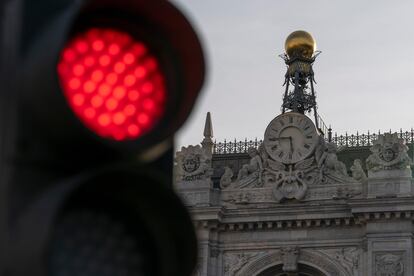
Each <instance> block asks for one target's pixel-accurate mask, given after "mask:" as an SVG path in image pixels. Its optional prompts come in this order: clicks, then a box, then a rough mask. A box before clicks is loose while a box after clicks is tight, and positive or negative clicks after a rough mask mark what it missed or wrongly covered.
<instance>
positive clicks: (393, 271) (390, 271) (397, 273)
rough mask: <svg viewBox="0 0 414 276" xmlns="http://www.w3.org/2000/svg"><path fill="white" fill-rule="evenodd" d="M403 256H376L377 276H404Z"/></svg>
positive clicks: (387, 254) (389, 254)
mask: <svg viewBox="0 0 414 276" xmlns="http://www.w3.org/2000/svg"><path fill="white" fill-rule="evenodd" d="M402 257H403V256H402V255H401V254H400V255H397V254H391V253H385V254H378V255H376V256H375V275H376V276H403V275H404V263H403V258H402Z"/></svg>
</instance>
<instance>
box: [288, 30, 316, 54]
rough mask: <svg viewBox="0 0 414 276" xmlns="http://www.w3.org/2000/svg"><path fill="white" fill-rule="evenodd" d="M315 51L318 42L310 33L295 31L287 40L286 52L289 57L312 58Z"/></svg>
mask: <svg viewBox="0 0 414 276" xmlns="http://www.w3.org/2000/svg"><path fill="white" fill-rule="evenodd" d="M315 50H316V42H315V40H314V39H313V37H312V35H311V34H310V33H308V32H305V31H301V30H299V31H295V32H293V33H291V34H290V35H289V36H288V37H287V38H286V42H285V51H286V54H287V55H288V56H289V57H293V56H301V57H305V58H311V57H312V55H313V53H314V52H315Z"/></svg>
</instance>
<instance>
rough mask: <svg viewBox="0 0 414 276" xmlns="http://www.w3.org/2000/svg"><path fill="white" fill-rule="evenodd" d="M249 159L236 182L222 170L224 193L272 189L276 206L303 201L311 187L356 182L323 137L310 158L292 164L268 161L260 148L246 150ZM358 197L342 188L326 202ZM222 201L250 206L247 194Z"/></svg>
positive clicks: (227, 170) (333, 148)
mask: <svg viewBox="0 0 414 276" xmlns="http://www.w3.org/2000/svg"><path fill="white" fill-rule="evenodd" d="M249 155H250V157H251V160H250V162H249V163H248V164H245V165H243V167H242V168H241V169H240V171H239V173H238V177H237V179H236V181H234V182H232V181H231V179H232V176H233V172H232V171H231V169H230V168H225V171H224V174H223V175H222V177H221V179H220V186H221V188H222V189H223V190H225V189H231V190H241V189H254V188H271V189H272V194H273V198H274V200H275V202H277V203H279V202H281V201H282V200H283V199H296V200H303V199H304V198H305V197H306V194H307V191H308V189H309V187H310V186H314V185H320V184H323V185H326V184H329V185H332V184H339V183H341V184H343V183H355V181H356V180H355V179H353V178H351V177H349V176H348V175H347V172H346V167H345V165H344V163H342V162H340V161H339V160H338V157H337V155H336V146H335V145H334V144H332V143H327V142H325V140H324V139H323V138H322V137H320V138H319V139H318V142H317V145H316V146H315V151H314V152H313V153H312V154H311V156H310V157H309V158H307V159H304V160H300V161H298V162H296V163H293V164H285V163H282V162H281V161H277V160H275V159H273V158H271V157H270V156H269V155H268V154H267V153H266V150H264V148H263V147H262V146H261V147H259V150H255V149H254V148H249ZM358 164H359V163H358V161H356V163H355V164H354V170H355V174H357V173H359V174H361V170H360V171H358V169H359V168H358V167H357V166H358ZM362 173H363V170H362ZM361 177H363V175H361V176H360V178H359V179H360V180H361ZM357 194H360V192H359V191H356V190H355V191H354V190H347V188H344V189H343V190H342V189H338V190H335V191H334V192H333V193H331V195H329V196H328V198H332V197H333V198H338V199H339V198H351V197H353V196H355V195H357ZM307 199H309V197H307ZM224 201H227V202H231V203H239V204H246V203H250V202H252V201H251V200H250V196H249V195H248V194H247V193H245V194H243V195H241V194H238V195H234V196H230V197H227V198H225V199H224Z"/></svg>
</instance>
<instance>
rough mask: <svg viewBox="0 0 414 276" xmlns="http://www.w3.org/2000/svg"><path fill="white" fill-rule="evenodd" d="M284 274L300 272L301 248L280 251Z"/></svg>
mask: <svg viewBox="0 0 414 276" xmlns="http://www.w3.org/2000/svg"><path fill="white" fill-rule="evenodd" d="M280 253H281V255H282V260H283V268H282V269H283V271H284V272H296V271H298V258H299V247H296V246H295V247H290V246H289V247H284V248H281V249H280Z"/></svg>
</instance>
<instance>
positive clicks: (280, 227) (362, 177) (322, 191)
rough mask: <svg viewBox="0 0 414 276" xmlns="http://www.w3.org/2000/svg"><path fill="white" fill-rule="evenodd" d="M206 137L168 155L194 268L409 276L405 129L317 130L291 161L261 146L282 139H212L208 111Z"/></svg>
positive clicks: (408, 138)
mask: <svg viewBox="0 0 414 276" xmlns="http://www.w3.org/2000/svg"><path fill="white" fill-rule="evenodd" d="M286 114H288V113H286ZM302 116H304V115H302ZM272 122H273V121H272ZM271 124H272V123H271ZM271 124H269V125H271ZM204 136H205V138H204V140H203V142H202V143H201V145H196V146H188V147H183V148H182V149H181V150H180V151H178V152H177V155H176V160H175V161H176V164H175V177H176V181H175V189H176V191H177V192H178V193H179V195H180V196H181V198H182V199H183V201H184V202H185V204H186V205H187V206H188V209H189V210H190V212H191V214H192V217H193V219H194V226H195V227H196V230H197V233H198V237H199V264H198V267H197V270H196V271H195V274H194V275H197V276H207V275H208V276H213V275H214V276H221V275H228V276H232V275H245V276H251V275H258V276H259V275H260V276H266V275H269V276H271V275H272V276H276V275H278V276H282V275H289V276H292V275H297V276H298V275H301V276H302V275H306V276H322V275H323V276H328V275H329V276H357V275H359V276H366V275H368V276H371V275H375V276H412V275H414V271H413V257H414V256H413V217H414V198H413V195H414V191H413V179H412V171H411V158H410V157H409V156H411V155H412V148H411V147H412V145H413V144H412V142H413V132H412V131H411V132H407V133H403V132H400V133H385V134H374V135H371V136H369V135H368V139H366V138H367V137H365V138H364V136H363V135H359V136H358V137H357V138H358V139H360V140H358V143H354V144H351V143H350V142H349V141H351V140H352V139H354V140H355V139H356V136H355V137H354V136H353V138H352V139H351V138H349V139H348V138H347V139H346V143H344V142H343V140H341V138H340V137H339V138H338V137H331V136H330V137H329V139H328V138H326V139H325V138H324V137H323V136H321V135H318V138H317V139H316V140H313V142H314V145H312V147H311V148H310V152H309V153H308V154H307V156H306V158H302V159H301V158H298V161H295V162H293V161H292V162H290V164H289V162H281V161H278V156H276V155H272V152H271V147H269V144H266V141H267V140H268V141H275V140H277V139H279V140H280V139H282V138H286V137H281V138H274V137H273V138H272V137H271V134H269V133H267V132H266V133H265V135H264V142H263V143H262V142H261V141H260V142H258V141H255V142H254V141H253V142H252V141H251V142H247V141H246V142H235V143H230V146H229V143H227V145H225V144H222V143H213V142H212V139H211V138H212V127H211V118H210V115H208V117H207V122H206V127H205V131H204ZM289 137H291V136H289ZM289 137H288V138H289ZM292 137H293V136H292ZM350 137H351V136H350ZM266 139H267V140H266ZM272 139H273V140H272ZM285 140H287V141H286V142H283V143H285V144H286V145H289V142H290V146H291V147H292V144H293V143H292V138H289V139H287V138H286V139H285ZM288 140H289V141H288ZM341 141H342V142H341ZM270 145H272V144H270ZM278 145H282V142H280V144H278ZM408 146H409V147H410V148H409V147H408ZM291 151H292V149H291ZM276 153H278V152H276ZM286 163H288V164H286Z"/></svg>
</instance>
